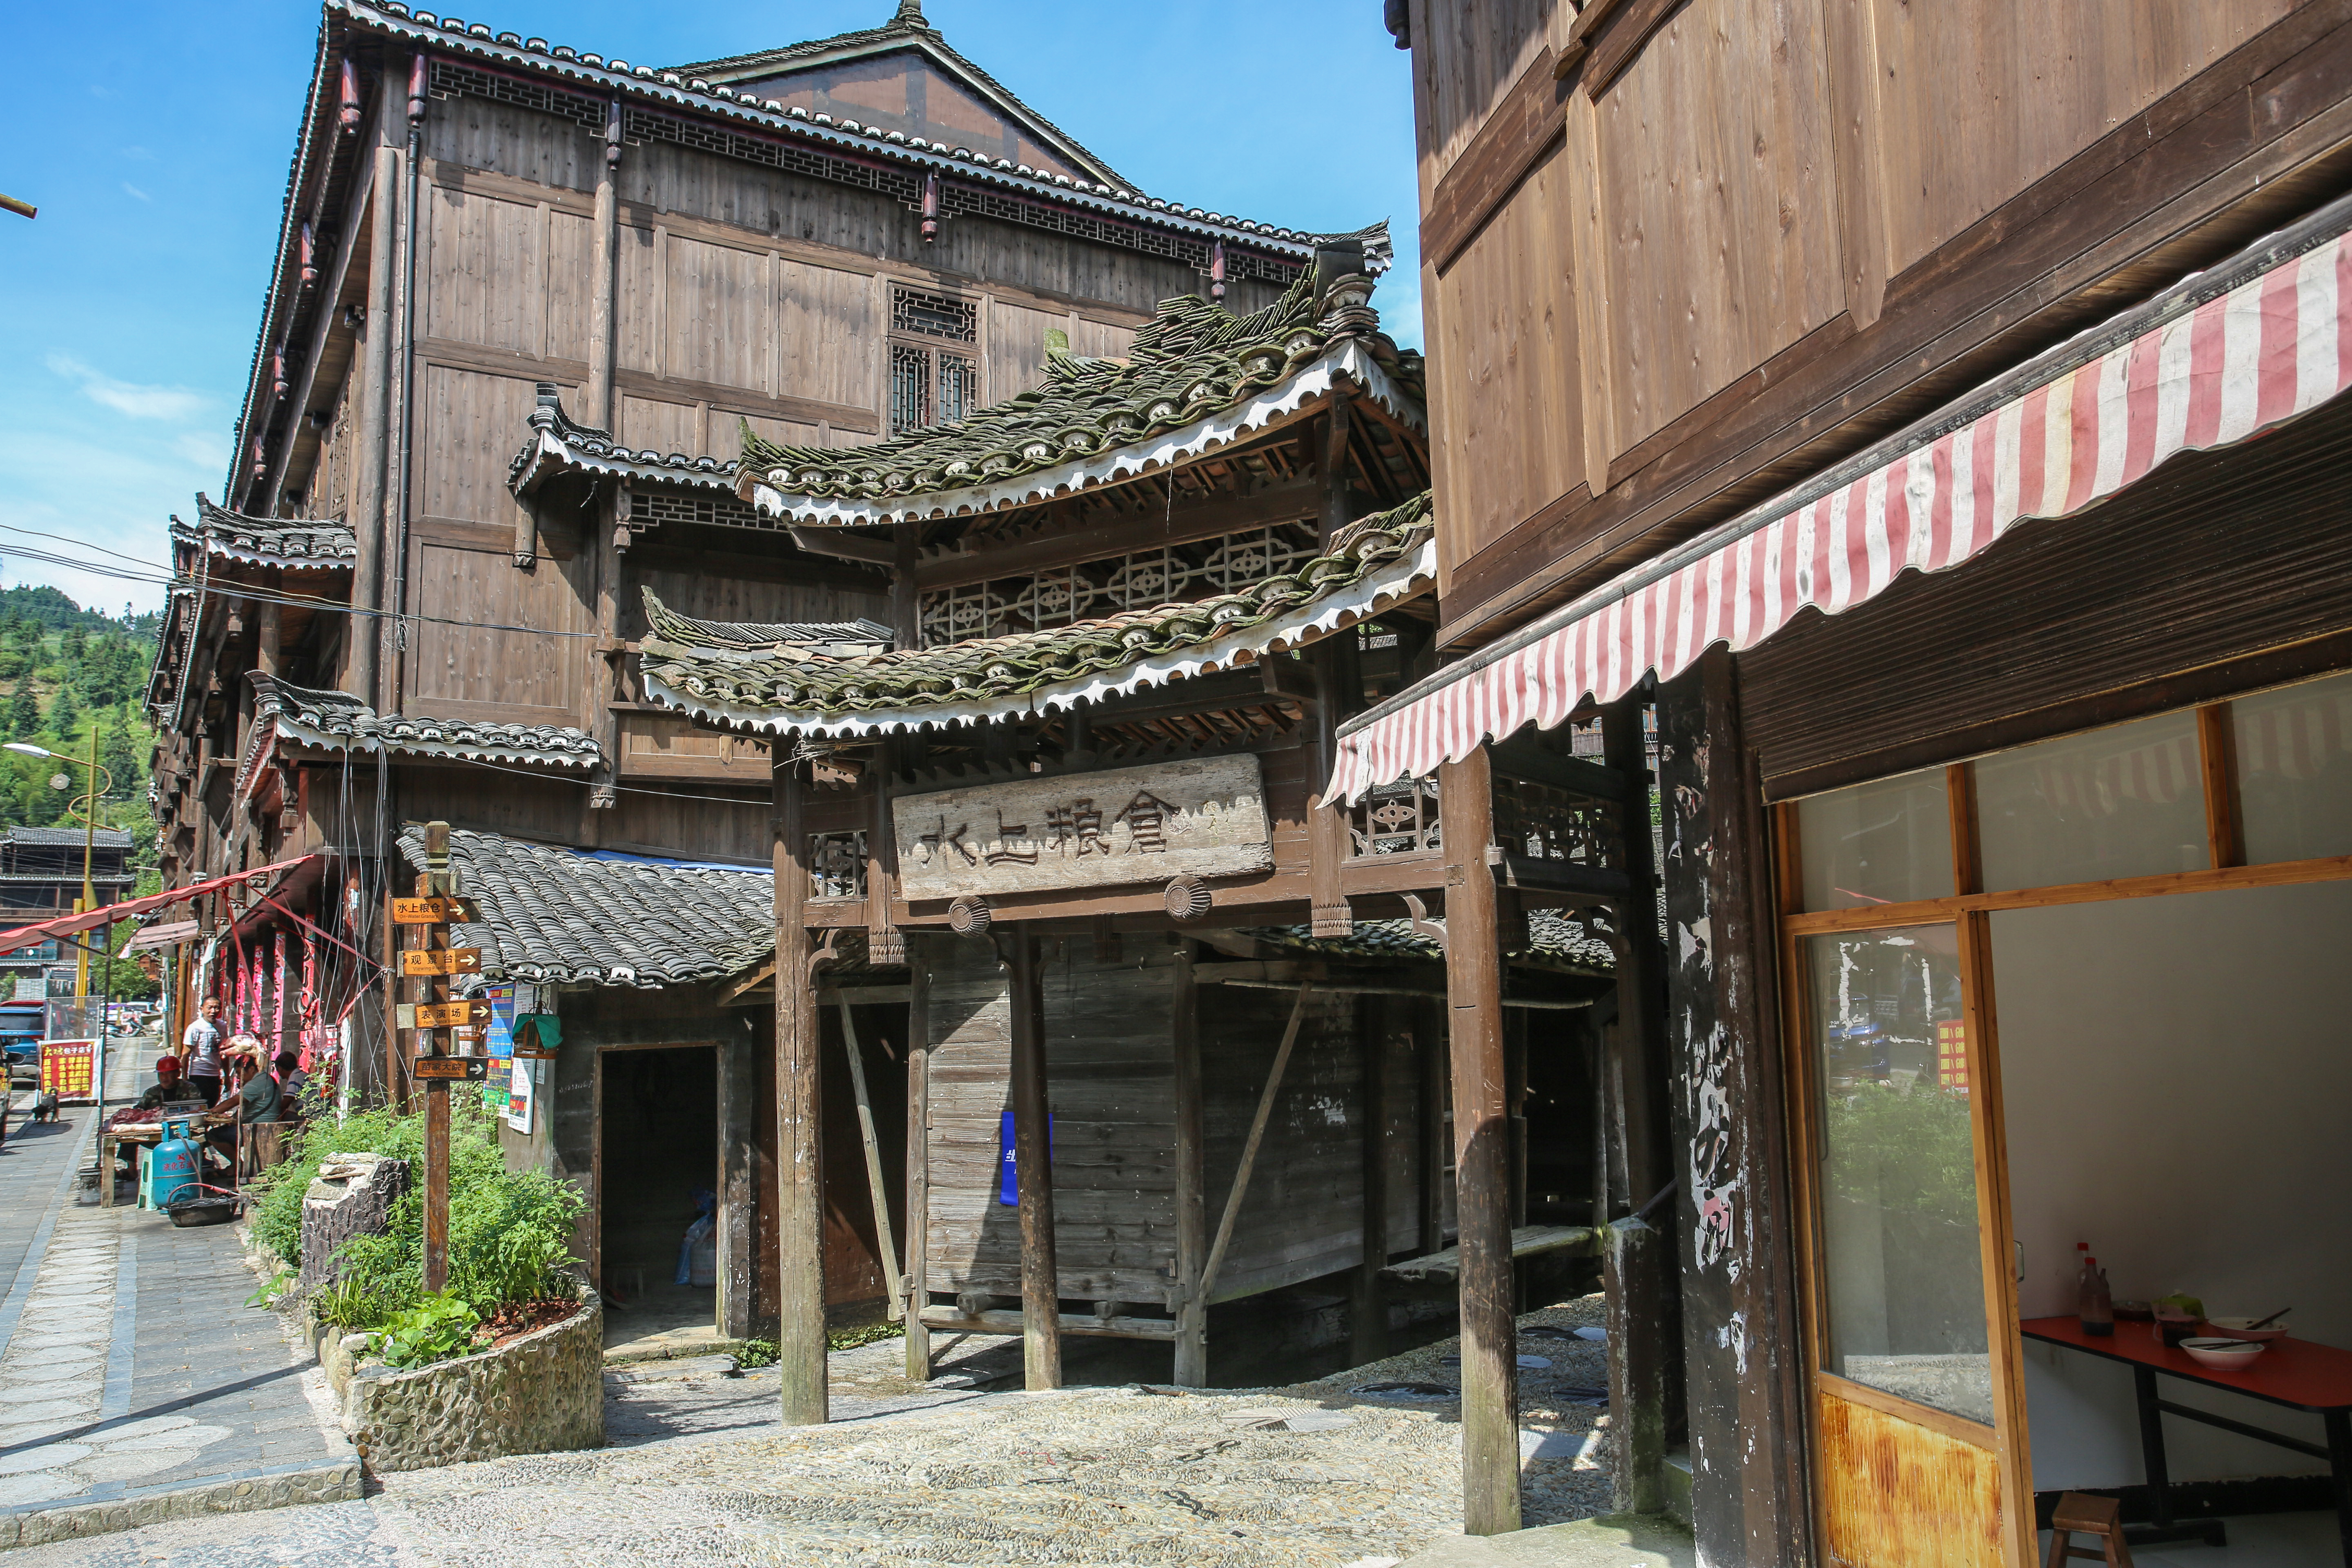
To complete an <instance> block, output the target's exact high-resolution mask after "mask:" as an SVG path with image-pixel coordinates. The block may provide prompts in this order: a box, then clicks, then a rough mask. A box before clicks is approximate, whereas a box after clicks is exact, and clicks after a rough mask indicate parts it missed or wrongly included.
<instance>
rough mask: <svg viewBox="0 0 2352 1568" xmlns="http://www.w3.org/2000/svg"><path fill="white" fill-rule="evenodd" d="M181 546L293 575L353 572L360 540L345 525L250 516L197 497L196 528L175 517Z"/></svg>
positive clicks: (201, 495)
mask: <svg viewBox="0 0 2352 1568" xmlns="http://www.w3.org/2000/svg"><path fill="white" fill-rule="evenodd" d="M172 538H173V540H174V541H176V542H179V543H182V544H185V545H188V546H190V547H191V548H194V549H198V550H202V551H205V552H207V553H208V554H213V555H218V556H223V557H226V559H228V560H231V561H246V562H250V563H253V564H255V565H257V566H277V567H281V568H284V569H287V570H289V571H297V572H299V571H311V572H348V571H350V570H351V568H352V562H353V561H355V560H357V559H358V557H359V540H358V537H357V536H356V535H354V534H353V533H352V531H351V529H350V527H349V526H348V525H346V524H344V523H341V522H335V521H322V520H319V519H314V518H304V519H293V518H263V517H247V515H246V514H245V513H243V512H241V511H231V510H228V509H227V508H226V507H224V506H219V505H216V504H215V502H214V501H213V500H211V499H210V498H208V497H207V496H205V494H204V493H203V492H202V491H199V492H197V495H196V522H195V524H194V526H193V527H192V526H190V525H189V524H187V523H184V522H182V521H180V520H179V519H178V518H176V517H174V518H173V519H172Z"/></svg>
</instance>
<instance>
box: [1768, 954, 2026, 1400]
mask: <svg viewBox="0 0 2352 1568" xmlns="http://www.w3.org/2000/svg"><path fill="white" fill-rule="evenodd" d="M1806 947H1807V952H1806V961H1807V965H1808V968H1809V970H1810V973H1811V980H1812V995H1811V1001H1812V1023H1811V1036H1812V1037H1811V1049H1812V1052H1813V1058H1814V1071H1815V1073H1816V1074H1817V1075H1818V1078H1819V1081H1820V1084H1821V1100H1820V1107H1819V1110H1820V1121H1819V1125H1820V1127H1821V1130H1822V1139H1821V1172H1820V1181H1821V1189H1820V1190H1821V1219H1822V1300H1823V1302H1824V1304H1825V1308H1826V1315H1827V1324H1826V1327H1827V1329H1828V1344H1827V1357H1826V1362H1825V1365H1826V1369H1827V1370H1828V1371H1830V1372H1832V1373H1836V1374H1837V1375H1839V1376H1840V1377H1847V1378H1852V1379H1853V1381H1854V1382H1856V1383H1862V1384H1869V1385H1870V1386H1871V1387H1873V1388H1880V1389H1885V1391H1886V1392H1887V1393H1889V1394H1900V1395H1901V1396H1902V1397H1904V1398H1906V1399H1912V1400H1916V1401H1918V1402H1919V1403H1920V1404H1922V1405H1934V1406H1936V1408H1937V1409H1939V1410H1948V1411H1949V1412H1951V1413H1952V1414H1953V1415H1961V1416H1966V1417H1967V1418H1968V1419H1969V1420H1971V1421H1982V1422H1985V1423H1987V1424H1988V1425H1990V1423H1991V1421H1992V1363H1991V1360H1990V1355H1989V1353H1988V1345H1987V1341H1986V1336H1985V1313H1984V1266H1983V1260H1982V1258H1981V1257H1980V1256H1979V1252H1978V1228H1977V1177H1976V1155H1975V1145H1974V1142H1973V1141H1972V1140H1971V1139H1970V1137H1969V1083H1968V1053H1967V1041H1966V1038H1965V1037H1964V1034H1963V1029H1962V1025H1961V1015H1960V966H1959V942H1958V932H1957V931H1956V930H1955V929H1954V928H1953V927H1950V926H1912V927H1908V928H1906V929H1905V930H1901V931H1854V932H1841V933H1837V934H1834V935H1830V936H1819V937H1813V938H1811V939H1809V940H1808V942H1807V943H1806Z"/></svg>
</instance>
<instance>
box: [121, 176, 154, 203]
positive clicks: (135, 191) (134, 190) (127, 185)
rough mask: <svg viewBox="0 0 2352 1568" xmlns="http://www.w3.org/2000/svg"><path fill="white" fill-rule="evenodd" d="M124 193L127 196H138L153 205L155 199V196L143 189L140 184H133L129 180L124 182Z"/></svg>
mask: <svg viewBox="0 0 2352 1568" xmlns="http://www.w3.org/2000/svg"><path fill="white" fill-rule="evenodd" d="M122 194H123V195H126V196H137V197H138V198H139V199H140V200H141V201H142V202H145V203H147V204H148V205H151V206H152V205H153V204H154V201H155V198H154V197H153V196H151V195H148V194H147V193H146V192H144V191H142V190H141V189H140V188H139V187H138V186H136V185H134V184H131V182H130V181H128V180H125V181H123V182H122Z"/></svg>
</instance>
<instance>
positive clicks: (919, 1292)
mask: <svg viewBox="0 0 2352 1568" xmlns="http://www.w3.org/2000/svg"><path fill="white" fill-rule="evenodd" d="M907 950H908V951H907V963H908V973H911V974H912V975H913V976H914V984H912V985H911V986H910V987H909V988H908V998H907V1271H906V1274H905V1276H904V1283H905V1288H906V1296H907V1299H906V1305H905V1307H904V1309H903V1310H904V1311H905V1314H906V1320H907V1377H908V1381H909V1382H912V1383H928V1382H929V1381H930V1377H931V1331H930V1327H929V1324H928V1323H926V1322H925V1321H924V1320H923V1313H924V1310H926V1308H927V1307H928V1305H929V1289H930V1286H929V1279H930V1238H931V970H930V954H929V952H928V951H927V950H926V947H925V944H924V942H922V941H921V939H919V938H912V939H909V940H908V943H907Z"/></svg>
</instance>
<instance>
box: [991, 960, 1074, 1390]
mask: <svg viewBox="0 0 2352 1568" xmlns="http://www.w3.org/2000/svg"><path fill="white" fill-rule="evenodd" d="M996 944H997V951H998V952H1000V953H1002V954H1003V958H1004V966H1005V973H1006V979H1007V981H1008V984H1009V985H1010V989H1011V996H1010V1001H1011V1004H1012V1006H1011V1011H1012V1015H1013V1016H1012V1036H1013V1041H1012V1044H1013V1181H1014V1182H1015V1183H1016V1184H1017V1185H1018V1187H1019V1189H1020V1196H1021V1340H1022V1345H1021V1362H1022V1369H1023V1371H1024V1373H1026V1374H1027V1386H1028V1387H1029V1388H1030V1389H1031V1390H1032V1391H1034V1390H1037V1389H1045V1388H1059V1387H1061V1386H1062V1308H1061V1270H1060V1268H1059V1267H1058V1266H1057V1265H1056V1263H1055V1258H1054V1167H1053V1159H1052V1153H1051V1138H1052V1123H1051V1121H1050V1118H1051V1116H1052V1110H1051V1103H1052V1102H1051V1098H1050V1096H1049V1095H1048V1094H1047V1092H1046V1085H1045V987H1044V985H1043V984H1042V981H1041V977H1040V975H1039V974H1038V972H1037V938H1036V936H1035V934H1034V932H1032V931H1028V930H1026V929H1025V928H1023V927H1019V926H1016V927H1014V928H1013V929H1012V930H1010V931H1004V932H1002V933H1001V934H999V935H998V937H997V939H996Z"/></svg>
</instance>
